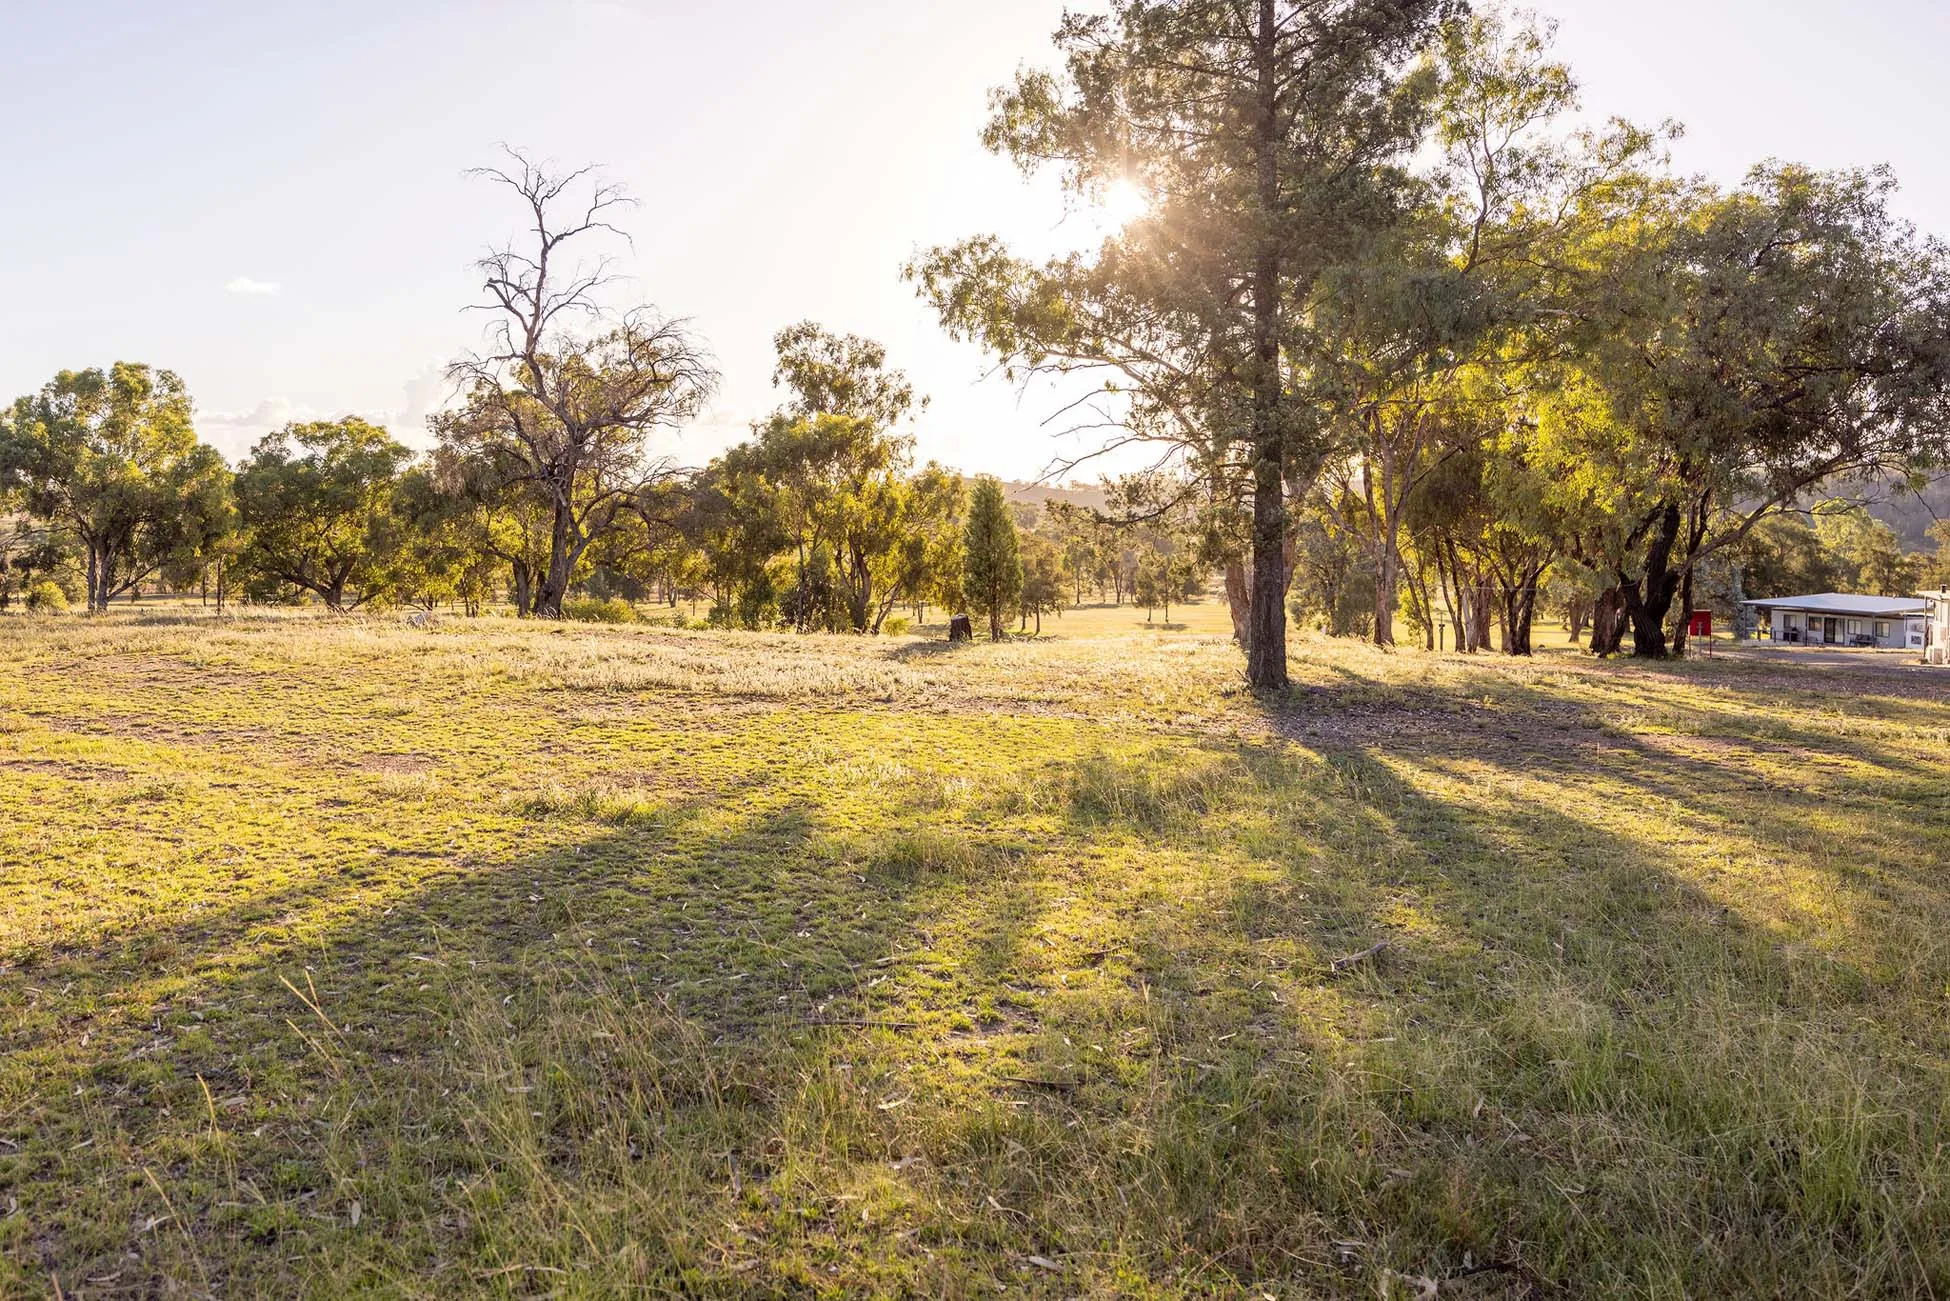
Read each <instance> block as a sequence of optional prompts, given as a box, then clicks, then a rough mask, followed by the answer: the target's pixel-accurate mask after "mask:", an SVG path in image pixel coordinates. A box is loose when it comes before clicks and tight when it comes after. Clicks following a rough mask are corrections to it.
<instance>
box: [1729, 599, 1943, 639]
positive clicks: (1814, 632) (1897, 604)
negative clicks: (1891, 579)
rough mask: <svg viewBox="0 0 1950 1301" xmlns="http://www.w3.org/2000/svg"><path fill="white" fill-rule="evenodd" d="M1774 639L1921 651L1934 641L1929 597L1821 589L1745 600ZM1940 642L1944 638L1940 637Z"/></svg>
mask: <svg viewBox="0 0 1950 1301" xmlns="http://www.w3.org/2000/svg"><path fill="white" fill-rule="evenodd" d="M1743 604H1745V605H1749V606H1752V607H1753V609H1754V612H1755V613H1756V614H1758V615H1759V616H1760V618H1761V620H1762V621H1763V622H1764V623H1765V624H1766V625H1767V629H1768V635H1769V636H1770V637H1772V638H1773V639H1774V640H1775V641H1776V642H1784V643H1789V644H1800V645H1807V646H1881V647H1887V648H1894V649H1898V650H1914V651H1919V652H1920V651H1922V650H1923V648H1924V646H1925V645H1927V644H1928V642H1929V640H1930V636H1929V626H1930V602H1929V601H1928V600H1927V599H1925V598H1923V597H1920V596H1915V597H1911V596H1856V595H1854V594H1853V593H1849V592H1818V593H1816V594H1814V595H1812V596H1772V597H1768V598H1767V599H1765V600H1761V601H1746V602H1743ZM1937 644H1938V645H1944V644H1945V643H1944V642H1943V641H1942V639H1941V635H1939V638H1938V642H1937Z"/></svg>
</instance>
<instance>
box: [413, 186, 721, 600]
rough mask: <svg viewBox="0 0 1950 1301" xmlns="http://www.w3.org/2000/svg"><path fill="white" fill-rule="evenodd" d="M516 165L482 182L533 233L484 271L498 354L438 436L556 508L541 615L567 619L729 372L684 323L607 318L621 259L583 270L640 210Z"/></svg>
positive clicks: (617, 313)
mask: <svg viewBox="0 0 1950 1301" xmlns="http://www.w3.org/2000/svg"><path fill="white" fill-rule="evenodd" d="M510 159H511V165H510V166H508V167H506V168H499V167H490V168H482V169H480V170H479V171H478V172H477V173H476V175H479V176H481V177H484V178H486V179H488V180H490V181H492V182H494V183H495V184H497V185H500V186H503V187H504V188H506V189H507V190H509V191H511V192H512V193H513V194H514V195H515V197H516V199H517V200H518V203H519V206H520V208H521V210H522V212H523V217H524V220H525V221H526V222H527V223H528V227H527V230H526V233H525V234H524V236H523V238H522V242H521V243H519V244H516V243H510V244H507V245H504V246H502V247H500V248H496V249H494V250H492V251H490V252H489V253H488V254H487V256H486V257H484V258H482V259H481V260H480V262H479V263H478V264H477V266H478V267H479V269H480V271H481V274H482V283H483V291H484V293H485V297H486V301H485V302H484V304H482V307H483V309H484V310H486V311H487V312H488V313H489V314H490V316H491V318H492V320H491V323H490V325H489V326H488V331H487V343H486V347H485V350H484V351H482V352H478V353H470V354H468V355H466V356H463V357H461V358H460V359H458V360H457V361H455V362H454V363H453V364H452V365H451V366H450V367H449V370H448V373H449V376H450V378H451V379H452V380H453V381H454V382H455V383H456V385H457V386H458V387H459V389H460V391H461V397H462V403H461V406H460V407H459V408H458V409H457V410H454V411H451V412H448V413H446V414H445V415H443V416H442V417H441V418H439V419H437V420H436V421H435V422H434V430H435V433H436V434H437V435H438V437H439V439H440V442H441V445H442V447H443V448H444V449H446V451H447V452H448V453H449V455H450V456H452V457H454V458H456V459H459V460H465V461H470V462H473V463H474V464H475V466H476V469H475V471H474V472H473V473H474V474H475V475H476V477H478V478H479V479H480V480H481V482H482V483H483V485H484V486H487V487H493V488H522V487H526V488H532V490H533V492H534V494H535V495H536V496H537V497H539V499H540V501H541V502H542V504H543V505H544V506H545V507H546V510H547V512H548V533H547V538H548V547H547V552H546V559H545V561H544V562H543V563H542V564H541V566H540V568H539V570H538V572H536V573H535V575H534V577H533V581H534V584H535V588H534V596H533V606H532V608H533V610H534V612H535V613H536V614H539V615H542V616H545V617H548V618H556V617H559V616H560V615H561V613H562V598H563V595H564V594H565V593H566V592H567V591H568V589H569V586H570V584H571V583H573V582H574V581H575V578H576V576H577V572H578V567H579V566H580V565H581V563H582V559H583V555H584V553H585V552H586V551H587V550H588V549H589V547H590V545H591V544H592V543H593V542H594V541H595V540H596V539H597V538H599V537H601V536H602V535H603V534H604V533H606V532H607V531H608V530H610V529H612V528H615V527H618V526H619V524H620V523H621V522H622V521H623V520H624V518H625V517H626V513H627V511H628V509H629V506H630V502H631V501H632V499H633V498H634V496H635V494H636V492H637V491H638V489H640V488H641V487H642V485H643V484H644V482H645V481H646V480H647V479H648V478H650V477H651V476H652V473H653V468H654V466H653V462H652V461H651V458H650V456H649V450H648V439H649V436H650V434H651V433H652V431H654V430H658V429H664V428H670V427H673V426H675V425H677V424H680V423H681V422H682V421H684V420H685V419H687V418H689V417H690V416H692V415H694V414H695V413H696V412H697V411H698V409H699V408H700V406H701V405H702V404H703V402H704V400H705V399H706V398H707V397H708V396H709V394H710V393H711V391H712V390H713V388H714V387H715V385H716V382H717V372H716V369H715V367H714V366H713V364H712V362H711V359H710V357H709V356H708V354H707V353H706V351H705V349H704V346H703V344H702V343H701V342H700V341H699V340H698V339H697V338H696V337H695V336H694V335H693V334H692V332H691V330H690V328H689V327H688V326H687V325H686V324H685V323H684V322H682V321H679V320H673V319H671V318H668V317H665V316H663V315H661V314H659V313H658V312H657V311H656V310H655V309H654V308H651V307H648V306H634V307H628V308H621V309H616V308H612V307H611V306H610V305H609V302H608V300H609V298H610V296H611V291H612V290H613V288H614V284H615V280H616V277H615V276H614V275H613V274H612V272H613V261H612V260H611V258H609V257H607V256H599V257H593V258H582V257H580V255H581V253H582V250H583V249H584V248H585V246H587V245H588V244H590V243H593V242H595V241H597V240H600V239H601V238H602V237H604V236H610V237H615V238H622V236H621V232H620V231H619V230H618V228H617V227H616V226H615V225H614V224H613V219H614V218H615V217H616V216H617V215H618V214H619V212H620V210H621V209H623V208H624V207H626V206H628V205H629V204H630V202H631V200H630V199H629V197H628V196H627V195H626V194H625V193H624V192H623V191H622V190H621V189H619V188H618V187H616V186H614V185H612V184H609V183H607V182H605V181H602V180H601V179H599V178H597V177H596V176H595V175H594V173H593V170H592V169H589V168H583V169H580V170H577V171H570V172H558V171H554V170H552V169H550V168H549V167H547V166H545V165H541V164H537V163H535V162H533V161H531V160H530V159H528V158H526V157H524V156H523V155H521V154H519V153H515V152H513V151H510ZM482 495H483V496H485V495H487V494H486V493H483V494H482Z"/></svg>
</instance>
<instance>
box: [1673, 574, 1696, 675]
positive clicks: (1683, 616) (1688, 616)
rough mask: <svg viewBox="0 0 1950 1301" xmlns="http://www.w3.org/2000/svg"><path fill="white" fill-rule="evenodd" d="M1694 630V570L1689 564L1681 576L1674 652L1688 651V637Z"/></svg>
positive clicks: (1674, 624) (1674, 628) (1680, 653)
mask: <svg viewBox="0 0 1950 1301" xmlns="http://www.w3.org/2000/svg"><path fill="white" fill-rule="evenodd" d="M1692 631H1693V570H1692V567H1691V566H1688V567H1687V568H1686V570H1685V572H1684V573H1682V574H1681V575H1680V576H1679V618H1678V619H1676V620H1674V621H1673V625H1672V653H1673V654H1674V655H1684V654H1685V653H1686V638H1687V637H1688V636H1690V635H1691V634H1692Z"/></svg>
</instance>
